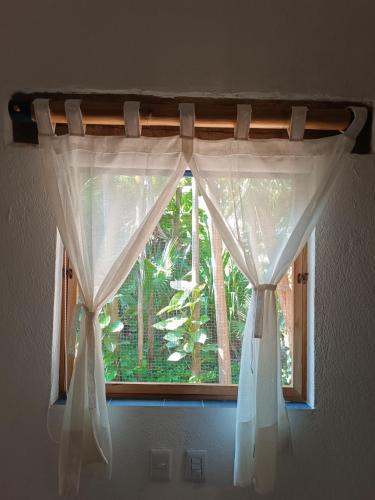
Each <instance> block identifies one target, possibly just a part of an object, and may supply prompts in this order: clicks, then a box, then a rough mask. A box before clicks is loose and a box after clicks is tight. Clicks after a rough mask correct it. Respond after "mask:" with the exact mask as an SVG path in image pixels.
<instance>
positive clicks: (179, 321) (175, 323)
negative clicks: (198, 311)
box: [152, 318, 189, 330]
mask: <svg viewBox="0 0 375 500" xmlns="http://www.w3.org/2000/svg"><path fill="white" fill-rule="evenodd" d="M188 319H189V318H168V319H164V320H163V321H159V322H158V323H155V324H154V325H152V326H153V327H154V328H156V329H157V330H177V328H179V327H180V326H182V325H183V324H184V323H186V321H187V320H188Z"/></svg>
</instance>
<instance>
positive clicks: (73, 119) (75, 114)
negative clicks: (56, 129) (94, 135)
mask: <svg viewBox="0 0 375 500" xmlns="http://www.w3.org/2000/svg"><path fill="white" fill-rule="evenodd" d="M65 115H66V121H67V122H68V129H69V134H70V135H80V136H82V135H85V126H84V125H83V123H82V112H81V99H67V100H66V101H65Z"/></svg>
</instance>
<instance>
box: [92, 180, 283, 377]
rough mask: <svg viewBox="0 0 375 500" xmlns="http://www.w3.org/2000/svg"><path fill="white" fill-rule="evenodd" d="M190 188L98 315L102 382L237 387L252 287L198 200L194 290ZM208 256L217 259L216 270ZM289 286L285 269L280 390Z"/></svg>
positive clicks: (185, 183) (188, 184)
mask: <svg viewBox="0 0 375 500" xmlns="http://www.w3.org/2000/svg"><path fill="white" fill-rule="evenodd" d="M193 182H194V181H193V179H192V178H190V177H185V178H183V179H182V180H181V182H180V184H179V186H178V188H177V191H176V194H175V196H174V197H173V199H172V200H171V202H170V203H169V205H168V207H167V208H166V210H165V212H164V214H163V216H162V218H161V220H160V222H159V224H158V226H157V228H156V229H155V231H154V233H153V235H152V237H151V239H150V241H149V242H148V243H147V246H146V248H145V250H144V251H143V253H142V254H141V255H140V257H139V259H138V261H137V263H136V264H135V265H134V267H133V269H132V271H131V272H130V274H129V276H128V278H127V279H126V280H125V282H124V283H123V285H122V286H121V288H120V289H119V291H118V293H117V295H116V296H115V298H114V299H113V301H112V302H111V303H108V304H106V305H105V306H104V308H103V309H102V311H101V313H100V316H99V320H100V323H101V325H102V332H103V356H104V364H105V378H106V381H107V382H112V381H123V382H169V383H233V384H237V383H238V378H239V367H240V357H241V342H242V335H243V330H244V326H245V321H246V313H247V309H248V306H249V302H250V299H251V295H252V288H251V285H249V283H248V282H247V279H246V278H245V276H244V275H243V274H242V273H241V272H240V271H239V269H238V268H237V266H236V265H235V264H234V262H233V260H232V258H231V256H230V255H229V253H228V251H227V250H226V249H225V247H223V246H222V245H221V240H220V238H218V237H217V235H216V236H215V233H212V228H211V226H210V221H209V217H208V213H207V210H206V208H205V205H204V202H203V199H202V197H200V196H199V210H198V212H199V213H198V215H199V225H198V227H199V232H198V237H199V270H198V273H199V283H198V284H197V286H195V287H194V286H193V284H192V276H194V273H193V269H192V242H193V241H194V230H193V225H192V211H193V208H192V207H193V195H192V183H193ZM220 246H221V249H220ZM213 252H214V254H215V252H216V254H217V252H219V254H218V255H221V258H220V259H217V261H220V262H219V263H218V262H217V261H216V266H215V268H214V265H213V261H212V256H213ZM198 273H197V274H198ZM215 273H216V274H215ZM214 276H215V279H214ZM292 282H293V277H292V271H291V270H290V271H289V273H288V275H287V276H286V277H285V278H284V279H283V281H282V282H281V284H280V286H279V287H278V296H279V298H278V319H279V323H280V328H281V341H282V370H283V383H284V385H290V384H291V382H292V356H291V339H292V334H293V332H292V328H293V293H292V292H293V290H292ZM214 283H216V285H217V286H216V287H214Z"/></svg>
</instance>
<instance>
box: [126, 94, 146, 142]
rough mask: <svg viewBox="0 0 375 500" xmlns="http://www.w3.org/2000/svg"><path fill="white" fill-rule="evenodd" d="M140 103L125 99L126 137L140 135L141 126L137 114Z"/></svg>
mask: <svg viewBox="0 0 375 500" xmlns="http://www.w3.org/2000/svg"><path fill="white" fill-rule="evenodd" d="M139 108H140V103H139V102H138V101H126V102H125V103H124V120H125V135H126V137H141V132H142V127H141V120H140V116H139Z"/></svg>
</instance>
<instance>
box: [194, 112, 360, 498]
mask: <svg viewBox="0 0 375 500" xmlns="http://www.w3.org/2000/svg"><path fill="white" fill-rule="evenodd" d="M356 113H357V119H356V120H355V121H354V122H353V124H352V126H351V127H350V128H349V130H348V131H347V133H345V134H341V135H338V136H334V137H329V138H324V139H317V140H306V141H301V142H292V141H285V140H241V141H240V140H235V139H229V140H224V141H203V140H195V141H194V152H193V156H192V161H191V169H192V171H193V175H194V176H195V177H196V179H197V181H198V184H199V188H200V190H201V193H202V194H203V196H204V198H205V201H206V204H207V206H208V209H209V210H210V212H211V215H212V217H213V219H214V221H215V223H216V225H217V227H218V229H219V230H220V232H221V236H222V238H223V240H224V243H225V244H226V246H227V248H228V250H229V251H230V253H231V254H232V256H233V258H234V259H235V260H236V262H237V265H238V266H239V267H240V269H241V270H242V271H243V273H244V274H245V275H246V276H247V278H248V279H249V281H250V282H251V283H252V284H253V286H254V294H253V300H252V303H251V305H250V308H249V312H248V317H247V322H246V326H245V333H244V340H243V346H242V358H241V371H240V382H239V394H238V409H237V426H236V455H235V477H234V483H235V485H239V486H246V485H249V484H251V483H252V482H254V483H255V488H256V491H257V492H259V493H267V492H269V491H271V490H272V489H273V484H274V479H275V468H276V455H277V450H278V449H280V448H283V449H285V448H287V447H288V446H289V426H288V420H287V414H286V410H285V404H284V400H283V394H282V384H281V369H280V368H281V367H280V339H279V335H278V328H277V309H276V299H275V289H276V285H277V283H278V281H279V280H280V279H281V278H282V276H283V275H284V274H285V272H286V271H287V269H288V267H289V266H290V265H291V264H292V262H293V260H294V259H295V257H296V256H297V255H298V253H299V251H300V250H301V249H302V247H303V245H304V244H305V242H306V240H307V238H308V235H309V233H310V232H311V230H312V229H313V228H314V226H315V224H316V222H317V220H318V217H319V215H320V214H321V212H322V210H323V207H324V204H325V201H326V199H327V197H328V195H329V192H330V189H331V187H332V184H333V181H334V179H335V177H336V174H337V173H338V171H339V170H340V166H341V165H342V163H343V162H344V156H345V154H346V153H347V152H350V151H351V149H352V147H353V145H354V142H355V136H356V135H357V133H358V132H359V130H360V129H361V128H362V126H363V124H364V121H365V118H366V116H365V113H364V112H362V111H361V110H356Z"/></svg>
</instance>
